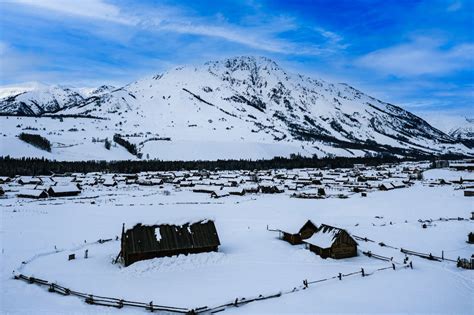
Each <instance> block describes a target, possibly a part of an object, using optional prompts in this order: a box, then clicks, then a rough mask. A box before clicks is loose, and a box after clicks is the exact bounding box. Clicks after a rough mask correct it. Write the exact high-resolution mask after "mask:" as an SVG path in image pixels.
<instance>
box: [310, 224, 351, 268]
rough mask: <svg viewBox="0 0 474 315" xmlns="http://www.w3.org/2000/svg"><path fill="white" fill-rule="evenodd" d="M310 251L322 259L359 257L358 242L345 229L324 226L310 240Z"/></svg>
mask: <svg viewBox="0 0 474 315" xmlns="http://www.w3.org/2000/svg"><path fill="white" fill-rule="evenodd" d="M304 242H305V243H306V244H308V249H309V250H310V251H312V252H314V253H315V254H317V255H319V256H321V257H322V258H334V259H341V258H348V257H354V256H357V245H358V244H357V242H356V241H355V240H354V239H353V238H352V237H351V236H350V234H349V233H348V232H347V231H346V230H343V229H340V228H337V227H333V226H329V225H326V224H322V225H321V226H320V227H319V228H318V230H317V231H316V232H315V233H314V234H313V235H312V236H311V237H310V238H308V239H306V240H304Z"/></svg>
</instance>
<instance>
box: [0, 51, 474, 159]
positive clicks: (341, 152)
mask: <svg viewBox="0 0 474 315" xmlns="http://www.w3.org/2000/svg"><path fill="white" fill-rule="evenodd" d="M0 112H2V113H4V114H5V113H6V114H19V115H30V116H35V119H34V120H35V125H34V126H32V125H31V123H30V122H29V120H28V119H32V118H24V117H22V118H14V119H22V121H24V122H25V124H26V125H22V126H21V127H17V126H18V125H15V126H13V125H12V126H10V127H7V128H6V132H4V133H5V137H7V138H8V141H9V142H11V144H12V145H13V144H14V143H16V141H15V140H16V139H15V138H14V137H15V136H16V135H17V133H18V130H16V129H15V127H16V128H17V129H18V128H20V129H22V128H27V127H29V128H32V129H35V128H36V129H38V131H39V132H40V133H42V132H46V134H47V133H49V135H50V137H52V138H54V139H52V141H53V151H52V153H51V155H52V156H51V157H52V158H59V159H69V158H72V159H81V155H80V154H79V155H78V154H77V152H73V153H71V152H70V151H71V150H62V149H64V147H61V148H60V149H61V150H56V151H55V150H54V142H58V143H61V144H63V145H64V146H66V147H67V146H71V147H77V146H79V148H76V149H79V151H84V150H82V149H83V148H82V146H83V144H84V143H87V148H88V149H87V154H85V158H86V157H87V158H92V157H95V158H105V159H116V158H124V156H123V155H122V153H123V152H122V153H120V154H119V155H118V156H113V154H112V156H111V154H109V153H108V152H98V151H95V150H92V151H90V150H89V149H90V148H93V147H96V146H97V145H95V146H94V145H93V146H92V147H91V143H92V137H95V138H99V140H103V139H105V138H106V137H108V138H109V139H112V137H113V135H114V134H115V133H119V134H121V135H122V136H123V137H124V138H125V139H127V140H128V141H130V142H132V143H135V144H136V145H137V146H138V148H139V151H140V153H141V154H143V157H144V158H159V159H217V158H269V157H273V156H277V155H283V156H289V155H290V154H292V153H293V154H302V155H306V156H312V155H314V154H316V155H317V156H332V155H337V156H364V155H373V154H380V153H392V154H398V155H410V154H414V153H429V154H443V153H461V154H473V150H472V149H470V148H468V147H466V145H465V144H463V143H461V141H460V140H459V139H457V138H455V137H453V136H450V135H448V134H446V133H444V132H442V131H440V130H438V129H436V128H434V127H432V126H431V125H429V124H428V123H427V122H426V121H424V120H423V119H421V118H420V117H418V116H416V115H414V114H412V113H410V112H408V111H406V110H404V109H402V108H400V107H398V106H395V105H392V104H388V103H385V102H382V101H380V100H377V99H375V98H373V97H371V96H369V95H366V94H364V93H363V92H361V91H359V90H357V89H355V88H353V87H350V86H348V85H347V84H339V83H338V84H334V83H329V82H326V81H324V80H321V79H312V78H309V77H305V76H302V75H298V74H291V73H288V72H286V71H285V70H284V69H282V68H280V67H279V66H278V65H277V64H276V63H275V62H273V61H272V60H270V59H267V58H264V57H237V58H231V59H227V60H223V61H213V62H207V63H205V64H203V65H200V66H184V67H178V68H175V69H172V70H170V71H167V72H165V73H162V74H158V75H155V76H152V77H148V78H144V79H142V80H138V81H136V82H133V83H130V84H128V85H126V86H124V87H121V88H114V87H108V86H103V87H100V88H98V89H97V90H96V91H91V92H89V93H84V92H81V93H80V92H78V90H74V89H70V88H61V87H49V88H46V89H45V88H43V89H42V90H41V93H40V92H38V91H37V90H33V91H27V92H24V93H21V94H19V95H13V96H9V97H6V98H3V99H1V100H0ZM44 115H52V116H63V117H64V116H66V117H67V116H82V117H84V116H88V117H100V118H102V119H100V120H99V119H85V118H77V119H73V120H71V119H66V118H64V121H63V124H64V125H65V126H67V127H66V128H64V127H65V126H62V127H63V128H60V129H57V128H58V127H59V126H57V125H56V124H51V123H50V122H51V121H52V118H46V117H42V116H44ZM38 117H40V119H38ZM2 119H4V118H2ZM11 119H12V118H10V120H11ZM7 125H9V124H8V123H7ZM37 125H39V126H40V127H39V128H38V126H37ZM79 125H80V128H79ZM43 128H44V129H43ZM70 129H73V130H74V129H77V130H75V132H74V133H71V132H68V130H70ZM61 130H62V131H61ZM79 138H80V139H81V141H78V139H79ZM79 143H82V145H80V144H79ZM13 146H16V145H13ZM31 150H32V151H34V150H35V149H33V148H32V149H31ZM16 151H18V150H15V149H10V148H6V149H5V148H2V152H0V154H2V155H6V154H10V155H14V156H15V155H17V154H16ZM66 151H67V152H66ZM112 151H114V148H112ZM112 151H110V152H112ZM28 152H29V149H27V148H23V149H22V154H26V155H30V153H28ZM117 152H118V151H117ZM38 154H39V155H40V156H45V153H44V152H32V153H31V155H32V156H38ZM61 154H62V155H61ZM64 154H65V155H64ZM117 154H118V153H117ZM128 157H129V158H130V157H133V156H131V155H128Z"/></svg>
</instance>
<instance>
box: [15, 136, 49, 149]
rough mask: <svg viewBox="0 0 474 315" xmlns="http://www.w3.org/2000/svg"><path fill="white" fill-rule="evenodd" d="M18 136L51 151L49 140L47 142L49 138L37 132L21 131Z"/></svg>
mask: <svg viewBox="0 0 474 315" xmlns="http://www.w3.org/2000/svg"><path fill="white" fill-rule="evenodd" d="M18 138H19V139H20V140H23V141H25V142H26V143H29V144H31V145H33V146H35V147H37V148H40V149H42V150H45V151H48V152H51V142H49V140H48V139H46V138H45V137H42V136H40V135H37V134H32V133H26V132H22V133H20V135H19V136H18Z"/></svg>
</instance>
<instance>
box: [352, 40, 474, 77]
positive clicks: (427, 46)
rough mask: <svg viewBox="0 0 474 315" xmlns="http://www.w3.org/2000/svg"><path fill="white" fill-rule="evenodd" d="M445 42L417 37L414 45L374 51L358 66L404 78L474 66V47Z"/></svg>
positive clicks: (357, 62) (358, 60)
mask: <svg viewBox="0 0 474 315" xmlns="http://www.w3.org/2000/svg"><path fill="white" fill-rule="evenodd" d="M443 44H444V42H442V41H439V40H433V39H429V38H417V39H415V40H414V41H412V42H409V43H404V44H400V45H395V46H392V47H388V48H383V49H379V50H376V51H373V52H370V53H368V54H366V55H364V56H362V57H360V58H358V59H357V60H356V64H357V65H358V66H361V67H365V68H369V69H371V70H373V71H375V72H380V73H383V74H387V75H394V76H400V77H407V76H419V75H444V74H447V73H451V72H454V71H459V70H463V69H471V68H472V65H473V58H472V56H474V44H472V43H463V44H458V45H455V46H452V47H448V48H445V47H444V45H443Z"/></svg>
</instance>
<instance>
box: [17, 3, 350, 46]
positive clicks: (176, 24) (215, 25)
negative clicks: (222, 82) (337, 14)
mask: <svg viewBox="0 0 474 315" xmlns="http://www.w3.org/2000/svg"><path fill="white" fill-rule="evenodd" d="M9 2H10V3H16V4H21V5H25V6H30V7H36V8H38V9H42V10H44V11H48V12H54V13H57V14H60V15H69V16H75V17H78V18H88V19H94V20H98V21H104V22H112V23H118V24H123V25H128V26H131V27H135V28H137V29H138V30H148V31H154V32H163V31H164V32H174V33H177V34H188V35H197V36H206V37H213V38H217V39H222V40H225V41H228V42H232V43H237V44H241V45H244V46H247V47H249V48H253V49H258V50H262V51H267V52H270V53H281V54H294V55H320V54H322V53H324V52H334V51H335V50H337V49H343V48H344V47H345V46H343V45H341V44H340V41H341V40H342V38H341V37H340V36H339V35H338V34H336V33H334V32H330V31H328V30H325V29H321V28H316V31H317V32H319V33H320V34H321V36H322V37H323V38H324V39H325V41H323V42H321V43H320V44H313V45H311V46H308V45H305V46H304V47H301V46H302V45H299V44H295V43H292V42H291V41H287V40H283V39H280V38H278V35H279V34H281V33H282V32H285V31H288V30H295V29H297V28H298V25H297V24H296V23H295V21H294V19H293V18H291V17H288V16H286V17H285V16H278V17H269V16H266V15H265V14H263V15H261V16H259V17H258V19H257V18H255V17H254V18H255V21H259V22H258V23H255V22H254V23H250V25H247V26H245V25H236V24H230V23H228V22H227V21H226V19H225V18H223V17H222V16H219V15H217V16H216V17H215V19H212V18H207V19H203V18H201V17H200V16H198V15H197V14H196V13H195V12H190V11H188V10H183V9H181V8H180V7H178V6H165V5H155V6H153V7H150V8H144V7H132V8H127V10H124V9H122V8H120V7H118V6H116V5H113V4H111V3H108V2H106V1H104V0H80V1H79V0H77V1H63V0H9ZM54 17H55V18H57V16H53V18H54ZM60 17H61V16H60ZM61 18H62V17H61ZM97 31H98V32H100V30H97Z"/></svg>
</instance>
